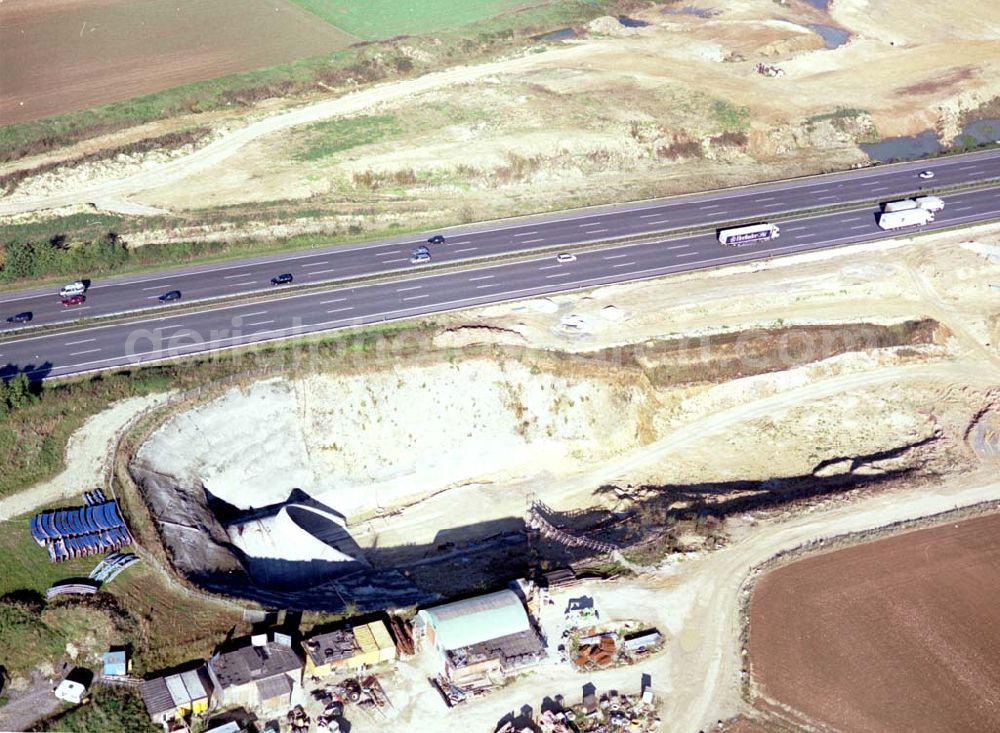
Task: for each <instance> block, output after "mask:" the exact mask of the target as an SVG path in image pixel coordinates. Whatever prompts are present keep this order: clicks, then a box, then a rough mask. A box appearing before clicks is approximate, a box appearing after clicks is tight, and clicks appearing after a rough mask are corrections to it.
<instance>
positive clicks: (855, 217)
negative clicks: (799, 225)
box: [788, 216, 865, 231]
mask: <svg viewBox="0 0 1000 733" xmlns="http://www.w3.org/2000/svg"><path fill="white" fill-rule="evenodd" d="M864 218H865V217H863V216H852V217H851V218H850V219H844V221H861V220H862V219H864ZM788 231H792V230H791V229H789V230H788Z"/></svg>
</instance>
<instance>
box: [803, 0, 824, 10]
mask: <svg viewBox="0 0 1000 733" xmlns="http://www.w3.org/2000/svg"><path fill="white" fill-rule="evenodd" d="M806 5H812V6H813V7H814V8H816V9H817V10H822V11H823V12H824V13H825V12H826V11H827V10H829V9H830V0H806Z"/></svg>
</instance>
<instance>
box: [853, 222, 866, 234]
mask: <svg viewBox="0 0 1000 733" xmlns="http://www.w3.org/2000/svg"><path fill="white" fill-rule="evenodd" d="M867 228H868V225H867V224H858V225H857V226H856V227H851V231H852V232H853V231H856V230H858V229H867Z"/></svg>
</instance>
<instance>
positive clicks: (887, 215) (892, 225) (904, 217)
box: [878, 209, 934, 229]
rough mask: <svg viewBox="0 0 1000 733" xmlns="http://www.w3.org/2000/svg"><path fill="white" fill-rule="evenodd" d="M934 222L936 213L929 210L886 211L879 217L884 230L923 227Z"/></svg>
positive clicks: (879, 222) (880, 225) (879, 223)
mask: <svg viewBox="0 0 1000 733" xmlns="http://www.w3.org/2000/svg"><path fill="white" fill-rule="evenodd" d="M932 221H934V212H933V211H928V210H927V209H904V210H903V211H886V212H883V213H882V214H880V215H879V217H878V225H879V227H881V228H882V229H902V228H903V227H917V226H923V225H924V224H927V223H928V222H932Z"/></svg>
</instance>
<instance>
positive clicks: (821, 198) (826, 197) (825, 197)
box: [816, 193, 837, 201]
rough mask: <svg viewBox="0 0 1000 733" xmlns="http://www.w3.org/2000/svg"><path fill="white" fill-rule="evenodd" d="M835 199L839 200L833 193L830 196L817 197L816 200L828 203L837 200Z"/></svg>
mask: <svg viewBox="0 0 1000 733" xmlns="http://www.w3.org/2000/svg"><path fill="white" fill-rule="evenodd" d="M835 198H837V195H836V194H833V193H831V194H830V195H829V196H817V197H816V200H817V201H826V200H827V199H835Z"/></svg>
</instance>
